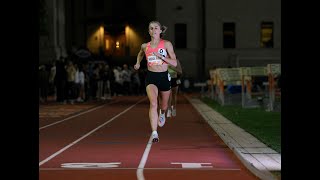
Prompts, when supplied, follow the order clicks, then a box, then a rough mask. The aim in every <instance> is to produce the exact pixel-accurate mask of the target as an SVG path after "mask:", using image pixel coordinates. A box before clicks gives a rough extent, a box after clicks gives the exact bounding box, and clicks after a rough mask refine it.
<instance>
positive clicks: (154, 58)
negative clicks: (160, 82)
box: [148, 56, 163, 66]
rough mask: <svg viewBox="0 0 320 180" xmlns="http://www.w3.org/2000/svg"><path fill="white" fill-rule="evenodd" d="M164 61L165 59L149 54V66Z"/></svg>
mask: <svg viewBox="0 0 320 180" xmlns="http://www.w3.org/2000/svg"><path fill="white" fill-rule="evenodd" d="M162 63H163V61H162V60H161V59H158V58H157V56H148V65H149V66H155V65H161V64H162Z"/></svg>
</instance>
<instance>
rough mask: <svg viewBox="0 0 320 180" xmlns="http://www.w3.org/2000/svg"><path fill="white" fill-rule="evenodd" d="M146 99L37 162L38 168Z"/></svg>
mask: <svg viewBox="0 0 320 180" xmlns="http://www.w3.org/2000/svg"><path fill="white" fill-rule="evenodd" d="M145 99H146V97H145V98H143V99H141V100H140V101H138V102H137V103H135V104H134V105H132V106H130V107H128V108H127V109H125V110H124V111H122V112H121V113H119V114H118V115H116V116H114V117H113V118H111V119H110V120H108V121H107V122H105V123H103V124H101V125H100V126H98V127H96V128H95V129H93V130H91V131H90V132H88V133H87V134H85V135H83V136H82V137H80V138H79V139H77V140H75V141H73V142H72V143H70V144H69V145H67V146H65V147H64V148H62V149H60V150H59V151H57V152H55V153H54V154H52V155H51V156H49V157H47V158H46V159H44V160H42V161H41V162H39V167H40V166H41V165H43V164H44V163H46V162H48V161H50V160H51V159H52V158H54V157H56V156H57V155H59V154H60V153H62V152H63V151H65V150H67V149H68V148H70V147H71V146H73V145H75V144H76V143H78V142H79V141H81V140H82V139H84V138H86V137H87V136H89V135H90V134H92V133H94V132H95V131H97V130H98V129H100V128H101V127H103V126H105V125H106V124H108V123H110V122H112V121H113V120H115V119H116V118H117V117H119V116H121V115H122V114H124V113H126V112H127V111H129V110H130V109H131V108H133V107H134V106H136V105H137V104H139V103H140V102H142V101H144V100H145Z"/></svg>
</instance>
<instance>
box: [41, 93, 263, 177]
mask: <svg viewBox="0 0 320 180" xmlns="http://www.w3.org/2000/svg"><path fill="white" fill-rule="evenodd" d="M139 100H142V101H140V103H138V104H136V103H137V102H138V101H139ZM113 101H114V102H112V103H110V104H105V105H104V106H103V107H101V108H97V109H96V110H93V111H91V112H88V113H84V114H82V115H79V116H76V117H74V118H71V119H68V120H65V121H61V122H60V123H57V124H54V125H52V126H48V127H46V128H43V129H41V130H39V137H40V139H39V143H40V144H39V152H40V153H39V169H40V170H39V178H40V180H57V179H68V180H82V179H83V180H84V179H86V180H88V179H90V180H100V179H120V180H122V179H123V180H124V179H138V176H137V174H139V173H140V175H141V174H142V177H144V178H145V179H147V180H154V179H166V180H168V179H184V180H185V179H237V180H238V179H240V180H242V179H243V180H244V179H248V180H251V179H258V178H257V177H255V176H254V175H253V174H252V173H250V172H249V171H248V170H247V169H246V168H245V167H244V166H243V165H242V164H241V162H240V161H239V160H238V159H237V157H236V156H235V155H234V154H233V153H232V151H231V150H230V149H229V148H228V147H227V146H226V145H225V144H224V143H223V141H222V140H221V139H220V138H219V136H218V135H217V134H216V133H215V132H214V131H213V130H212V128H211V127H210V126H209V125H208V124H206V122H205V121H204V119H203V118H202V117H201V115H200V114H199V113H198V112H197V111H196V110H195V109H194V108H193V106H192V105H191V104H190V103H189V102H188V101H187V100H186V99H185V98H184V97H183V96H179V99H178V108H177V117H175V118H170V119H167V121H166V124H165V126H164V127H162V128H158V133H159V138H160V142H159V143H156V144H151V149H150V151H149V154H148V156H147V159H146V162H145V165H144V166H143V165H141V164H140V162H142V160H141V159H142V156H143V154H144V152H145V150H146V147H147V144H148V141H149V138H150V134H151V128H150V123H149V118H148V107H149V102H148V99H147V98H146V97H141V96H140V97H118V98H117V99H116V100H113ZM134 104H136V105H135V106H133V105H134ZM129 107H131V109H128V108H129ZM124 110H127V111H125V112H124ZM62 119H63V118H60V119H59V118H54V120H52V118H51V119H50V118H49V119H45V120H43V119H42V120H40V127H43V126H45V125H48V124H50V123H53V121H60V120H62ZM103 124H104V125H103ZM149 146H150V145H149ZM66 163H87V164H86V166H83V165H82V166H80V167H79V166H77V167H75V166H74V164H73V166H70V164H66ZM88 163H113V164H108V165H106V166H107V167H106V166H104V167H101V165H100V167H97V165H96V164H95V165H93V166H89V165H88ZM188 163H189V164H188ZM190 163H193V164H190ZM63 165H67V167H62V166H63ZM68 165H69V166H68ZM111 165H114V166H115V167H110V166H111ZM139 165H140V166H142V167H144V169H139V172H138V173H137V168H138V167H139ZM188 165H189V166H191V167H192V168H184V167H183V166H188ZM139 177H141V176H139Z"/></svg>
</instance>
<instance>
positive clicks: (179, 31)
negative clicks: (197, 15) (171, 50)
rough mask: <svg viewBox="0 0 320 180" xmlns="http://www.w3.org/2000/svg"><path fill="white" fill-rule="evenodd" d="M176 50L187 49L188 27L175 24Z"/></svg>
mask: <svg viewBox="0 0 320 180" xmlns="http://www.w3.org/2000/svg"><path fill="white" fill-rule="evenodd" d="M174 37H175V39H174V40H175V41H174V42H175V46H176V47H175V48H180V49H181V48H187V25H186V24H181V23H178V24H175V25H174Z"/></svg>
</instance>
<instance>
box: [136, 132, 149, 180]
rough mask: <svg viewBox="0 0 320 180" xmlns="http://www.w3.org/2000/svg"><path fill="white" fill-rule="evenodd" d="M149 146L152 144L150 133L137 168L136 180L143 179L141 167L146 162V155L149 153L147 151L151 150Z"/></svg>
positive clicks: (142, 167)
mask: <svg viewBox="0 0 320 180" xmlns="http://www.w3.org/2000/svg"><path fill="white" fill-rule="evenodd" d="M151 146H152V134H151V136H150V138H149V141H148V144H147V147H146V149H145V150H144V153H143V155H142V158H141V160H140V164H139V166H138V169H137V178H138V180H144V176H143V169H144V166H145V164H146V162H147V159H148V155H149V152H150V150H151Z"/></svg>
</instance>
